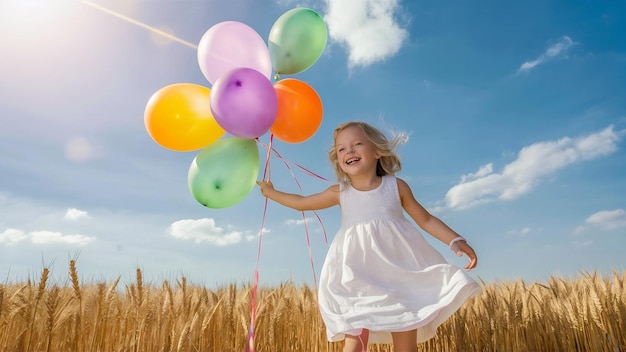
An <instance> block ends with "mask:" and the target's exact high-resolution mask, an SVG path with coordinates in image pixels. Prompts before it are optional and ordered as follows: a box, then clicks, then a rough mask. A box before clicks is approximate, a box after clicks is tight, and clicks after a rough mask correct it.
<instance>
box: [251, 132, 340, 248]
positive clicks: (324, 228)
mask: <svg viewBox="0 0 626 352" xmlns="http://www.w3.org/2000/svg"><path fill="white" fill-rule="evenodd" d="M272 141H273V134H272V135H270V145H269V146H268V145H266V144H265V143H263V142H262V141H261V140H259V139H257V142H259V143H260V144H261V145H262V146H263V147H264V148H266V149H267V150H268V154H269V152H270V150H271V151H272V152H273V153H274V155H276V157H277V158H278V159H280V161H282V162H283V164H284V165H285V167H286V168H287V170H288V171H289V173H290V174H291V177H292V178H293V180H294V181H295V183H296V185H297V186H298V189H300V192H302V191H303V189H302V186H301V185H300V181H298V178H297V177H296V175H295V174H294V172H293V170H292V169H291V167H290V166H289V165H290V164H293V165H295V166H296V167H298V168H299V169H301V170H303V171H304V172H305V173H306V174H307V175H309V176H313V177H316V178H319V179H320V180H324V181H328V182H330V181H329V180H328V179H327V178H325V177H323V176H320V175H318V174H316V173H314V172H313V171H311V170H309V169H307V168H305V167H304V166H302V165H300V164H298V163H294V162H290V161H288V160H287V159H285V158H283V156H282V155H281V154H280V153H279V152H278V150H276V148H274V147H272ZM267 163H269V158H268V159H267V160H266V164H267ZM265 167H266V168H268V166H267V165H266V166H265ZM313 214H315V218H316V219H317V221H318V222H319V224H320V226H321V227H322V232H323V233H324V242H325V243H326V244H328V234H327V233H326V227H325V226H324V223H323V222H322V219H321V218H320V216H319V214H318V213H317V212H316V211H313Z"/></svg>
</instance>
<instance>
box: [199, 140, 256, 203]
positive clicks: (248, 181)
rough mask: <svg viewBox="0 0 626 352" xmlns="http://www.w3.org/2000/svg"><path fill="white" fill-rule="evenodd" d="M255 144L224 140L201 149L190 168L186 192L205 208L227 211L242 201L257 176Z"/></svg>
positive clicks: (247, 141) (250, 141) (251, 141)
mask: <svg viewBox="0 0 626 352" xmlns="http://www.w3.org/2000/svg"><path fill="white" fill-rule="evenodd" d="M259 169H260V162H259V149H258V146H257V144H256V141H255V140H253V139H245V138H238V137H233V138H225V139H221V140H218V141H217V142H215V143H213V144H211V145H209V146H208V147H206V148H204V149H203V150H202V151H201V152H200V154H198V155H197V156H196V157H195V158H194V160H193V162H192V163H191V166H190V167H189V174H188V183H189V190H190V191H191V194H193V196H194V198H196V200H197V201H198V202H199V203H200V204H202V205H204V206H205V207H208V208H214V209H219V208H226V207H230V206H232V205H235V204H237V203H239V202H240V201H242V200H243V199H244V198H245V197H246V196H247V195H248V194H249V193H250V191H251V190H252V188H254V185H255V184H256V180H257V177H258V176H259Z"/></svg>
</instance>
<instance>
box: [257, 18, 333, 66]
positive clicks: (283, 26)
mask: <svg viewBox="0 0 626 352" xmlns="http://www.w3.org/2000/svg"><path fill="white" fill-rule="evenodd" d="M326 37H327V29H326V23H325V22H324V19H323V18H322V17H321V16H320V15H319V14H318V13H317V12H315V11H313V10H311V9H309V8H306V7H298V8H295V9H291V10H289V11H287V12H285V13H284V14H282V15H281V16H280V17H279V18H278V19H277V20H276V22H274V25H272V28H271V29H270V34H269V39H268V47H269V51H270V59H271V61H272V66H273V68H274V71H276V74H288V75H289V74H294V73H299V72H302V71H304V70H306V69H307V68H309V67H311V66H312V65H313V64H314V63H315V62H316V61H317V59H319V57H320V56H321V55H322V52H324V48H325V47H326Z"/></svg>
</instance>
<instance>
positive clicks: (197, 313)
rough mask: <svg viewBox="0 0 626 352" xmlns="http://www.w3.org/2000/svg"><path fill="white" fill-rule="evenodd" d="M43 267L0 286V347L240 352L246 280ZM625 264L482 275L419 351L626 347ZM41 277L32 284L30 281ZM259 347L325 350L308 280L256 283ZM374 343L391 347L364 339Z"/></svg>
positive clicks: (334, 347) (263, 350)
mask: <svg viewBox="0 0 626 352" xmlns="http://www.w3.org/2000/svg"><path fill="white" fill-rule="evenodd" d="M50 274H51V273H50V271H49V269H48V268H45V267H44V268H43V269H42V272H41V275H40V276H39V277H38V278H36V279H29V280H27V282H24V283H11V284H9V283H5V284H0V351H6V352H9V351H16V352H18V351H37V352H39V351H72V352H74V351H76V352H82V351H85V352H87V351H89V352H96V351H102V352H105V351H106V352H113V351H120V352H122V351H124V352H140V351H141V352H144V351H145V352H160V351H163V352H166V351H180V352H183V351H184V352H187V351H188V352H196V351H198V352H200V351H207V352H209V351H210V352H231V351H237V352H243V351H244V350H245V344H246V338H247V333H248V329H249V326H250V316H251V313H250V308H251V306H250V304H251V303H250V302H251V295H252V292H253V287H252V285H236V284H230V285H223V286H221V287H219V288H217V289H207V288H205V287H202V286H198V285H193V284H191V283H189V282H187V279H186V278H185V277H184V276H183V277H180V278H179V279H176V280H174V281H175V282H170V281H167V280H164V281H163V282H162V283H159V284H151V283H144V282H143V273H142V271H141V269H137V270H136V278H135V279H133V280H131V281H132V282H129V283H123V282H120V281H121V280H120V278H119V277H118V278H117V279H116V280H113V281H110V282H94V283H89V282H80V281H79V273H78V269H77V267H76V261H75V260H70V262H69V270H68V277H67V280H65V283H64V284H58V283H53V282H51V281H52V280H51V279H50ZM625 279H626V272H622V273H619V272H613V274H612V275H610V276H601V275H599V274H597V273H590V272H583V273H581V274H580V275H579V276H578V277H576V278H572V279H563V278H557V277H552V278H550V279H549V280H548V281H547V282H546V283H531V284H527V283H525V282H523V281H512V282H496V283H489V284H485V283H482V284H483V293H482V294H481V295H480V296H477V297H475V298H473V299H471V300H469V301H468V302H466V304H465V305H464V306H463V307H462V308H461V309H460V310H459V311H458V312H456V313H455V314H454V315H453V316H452V317H451V318H450V319H448V320H447V321H446V322H445V323H444V324H443V325H442V326H440V328H439V330H438V334H437V336H436V337H435V338H433V339H431V340H429V341H428V342H425V343H422V344H420V345H419V351H424V352H426V351H442V352H443V351H446V352H452V351H468V352H471V351H480V352H486V351H504V352H509V351H511V352H513V351H537V352H540V351H551V352H552V351H563V352H572V351H611V352H624V351H626V287H625V286H624V283H625ZM37 280H38V282H37ZM257 302H258V303H257V304H258V305H257V319H256V324H255V349H256V351H258V352H270V351H271V352H283V351H285V352H292V351H294V352H295V351H320V352H322V351H332V352H336V351H337V352H338V351H341V349H342V343H328V342H327V341H326V337H325V331H324V325H323V322H322V321H321V318H320V316H319V314H318V311H317V304H316V292H315V290H314V289H312V288H310V287H308V286H306V285H302V286H298V285H296V284H294V283H292V282H286V283H283V284H281V285H279V286H277V287H260V288H259V289H258V293H257ZM369 351H370V352H375V351H376V352H391V351H393V348H392V347H391V346H389V345H371V346H370V348H369Z"/></svg>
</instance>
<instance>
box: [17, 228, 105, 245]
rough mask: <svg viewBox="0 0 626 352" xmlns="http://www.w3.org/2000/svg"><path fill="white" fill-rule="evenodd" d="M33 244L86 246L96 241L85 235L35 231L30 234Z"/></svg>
mask: <svg viewBox="0 0 626 352" xmlns="http://www.w3.org/2000/svg"><path fill="white" fill-rule="evenodd" d="M29 237H30V240H31V242H33V243H35V244H50V243H65V244H78V245H81V246H83V245H86V244H87V243H89V242H91V241H93V240H95V239H96V238H95V237H90V236H85V235H64V234H62V233H60V232H53V231H33V232H31V233H29Z"/></svg>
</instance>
